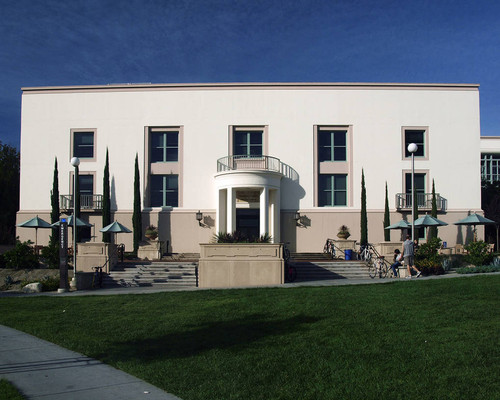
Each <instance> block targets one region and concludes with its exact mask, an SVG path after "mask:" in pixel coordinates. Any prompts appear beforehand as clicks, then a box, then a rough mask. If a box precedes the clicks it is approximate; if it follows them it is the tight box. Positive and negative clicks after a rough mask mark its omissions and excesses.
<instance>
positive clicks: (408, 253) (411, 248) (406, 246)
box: [403, 235, 422, 279]
mask: <svg viewBox="0 0 500 400" xmlns="http://www.w3.org/2000/svg"><path fill="white" fill-rule="evenodd" d="M403 258H404V260H405V264H406V267H407V268H408V276H407V278H408V279H410V278H411V270H412V269H414V270H415V271H417V278H418V277H419V276H420V275H421V274H422V273H421V272H420V271H419V270H418V268H417V267H415V243H413V242H412V241H411V239H410V235H406V240H405V241H404V243H403Z"/></svg>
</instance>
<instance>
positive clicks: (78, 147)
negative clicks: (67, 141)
mask: <svg viewBox="0 0 500 400" xmlns="http://www.w3.org/2000/svg"><path fill="white" fill-rule="evenodd" d="M73 157H78V158H94V132H73Z"/></svg>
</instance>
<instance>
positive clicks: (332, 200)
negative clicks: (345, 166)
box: [318, 174, 347, 207]
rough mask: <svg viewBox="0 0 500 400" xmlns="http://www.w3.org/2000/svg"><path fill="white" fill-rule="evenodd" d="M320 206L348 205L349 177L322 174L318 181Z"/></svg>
mask: <svg viewBox="0 0 500 400" xmlns="http://www.w3.org/2000/svg"><path fill="white" fill-rule="evenodd" d="M318 188H319V193H318V206H319V207H334V206H346V205H347V175H344V174H321V175H319V179H318Z"/></svg>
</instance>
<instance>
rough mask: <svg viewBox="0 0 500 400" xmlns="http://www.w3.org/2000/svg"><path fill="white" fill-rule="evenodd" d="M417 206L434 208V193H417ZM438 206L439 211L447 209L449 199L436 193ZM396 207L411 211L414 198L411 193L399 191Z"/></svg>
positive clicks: (426, 208)
mask: <svg viewBox="0 0 500 400" xmlns="http://www.w3.org/2000/svg"><path fill="white" fill-rule="evenodd" d="M416 200H417V207H418V209H419V210H431V209H432V193H417V194H416ZM436 207H437V210H438V211H446V207H447V200H446V199H445V198H444V197H441V196H440V195H439V194H438V193H436ZM396 208H397V209H398V210H408V211H411V208H412V198H411V193H397V194H396Z"/></svg>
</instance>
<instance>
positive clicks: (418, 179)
mask: <svg viewBox="0 0 500 400" xmlns="http://www.w3.org/2000/svg"><path fill="white" fill-rule="evenodd" d="M425 180H426V176H425V174H421V173H416V174H415V196H416V197H417V204H418V206H419V207H425V206H426V197H425ZM405 187H406V188H405V193H406V194H407V199H408V201H407V203H408V205H411V204H412V202H411V173H406V174H405Z"/></svg>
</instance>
